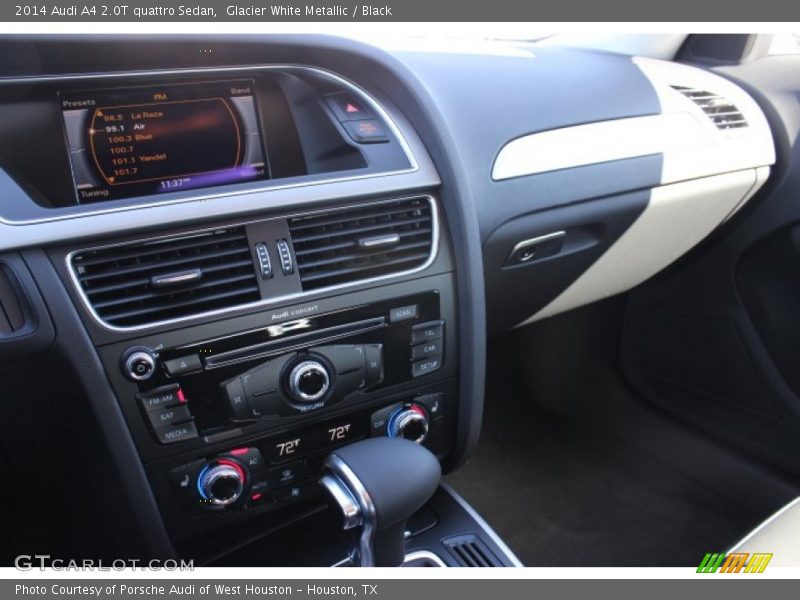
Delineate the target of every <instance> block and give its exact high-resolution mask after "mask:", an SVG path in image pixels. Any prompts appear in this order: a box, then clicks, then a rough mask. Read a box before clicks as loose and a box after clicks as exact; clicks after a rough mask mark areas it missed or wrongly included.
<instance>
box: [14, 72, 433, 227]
mask: <svg viewBox="0 0 800 600" xmlns="http://www.w3.org/2000/svg"><path fill="white" fill-rule="evenodd" d="M249 71H289V72H291V71H301V72H302V71H310V72H313V73H316V74H317V75H321V76H322V77H325V78H327V79H329V80H331V81H334V82H336V83H337V84H339V85H341V86H343V87H345V88H346V89H348V90H349V91H350V92H353V93H354V94H356V95H357V96H358V97H359V98H360V99H361V100H362V101H364V102H365V103H366V104H367V106H369V108H371V109H372V110H373V111H374V112H375V113H376V114H377V115H378V116H380V117H381V118H382V119H383V120H384V121H385V123H386V125H387V127H388V128H389V129H390V130H391V132H392V133H393V134H394V136H395V138H396V139H397V142H398V144H400V148H401V149H402V150H403V153H404V154H405V155H406V158H407V159H408V162H409V164H410V165H411V166H410V167H409V168H407V169H400V170H397V171H383V172H381V173H370V174H366V175H352V176H344V177H331V178H329V179H321V180H316V181H309V182H301V183H290V184H283V185H280V184H279V185H265V186H262V187H253V188H248V189H242V190H235V191H229V192H218V193H216V194H215V193H213V192H209V193H206V194H202V195H196V196H190V197H186V198H175V199H173V200H162V201H160V202H143V203H141V204H137V205H136V206H128V207H124V208H108V209H105V210H94V211H87V212H81V213H79V214H73V215H63V216H56V217H44V218H39V219H27V220H23V221H13V220H8V219H6V218H4V217H3V216H2V215H0V223H4V224H6V225H29V224H35V223H49V222H52V221H64V220H69V219H80V218H83V217H90V216H95V215H103V214H109V213H118V212H125V211H129V210H139V209H145V208H153V207H157V206H168V205H170V204H183V203H186V202H200V201H206V200H212V199H214V198H224V197H229V196H239V195H244V194H257V193H260V192H269V191H272V190H282V189H290V188H300V187H307V186H311V185H324V184H328V183H336V182H340V181H355V180H358V179H372V178H376V177H385V176H387V175H401V174H405V173H413V172H415V171H417V170H419V163H418V162H417V159H416V157H415V156H414V154H413V153H412V151H411V146H410V145H409V143H408V141H407V140H406V138H405V136H404V135H403V134H402V132H401V131H400V128H399V127H398V125H397V123H396V122H395V120H394V119H393V118H392V117H391V116H390V115H389V113H388V112H387V111H386V109H384V108H383V106H382V105H381V104H380V103H379V102H378V101H377V100H375V99H374V98H373V97H372V96H371V95H370V94H368V93H367V92H366V91H365V90H364V89H363V88H361V87H359V86H358V85H356V84H355V83H353V82H352V81H350V80H348V79H346V78H344V77H342V76H341V75H338V74H336V73H333V72H331V71H328V70H326V69H321V68H319V67H312V66H309V65H291V64H288V65H251V66H241V67H208V68H194V69H162V70H156V71H130V72H124V71H123V72H110V73H87V74H73V75H43V76H36V77H10V78H0V86H2V85H10V84H20V83H31V82H40V81H74V80H83V79H85V80H95V79H106V78H108V79H113V78H124V77H132V78H138V77H163V76H169V75H194V74H198V75H205V74H213V73H242V72H245V73H246V72H249ZM271 181H275V180H268V182H271ZM84 206H85V205H84Z"/></svg>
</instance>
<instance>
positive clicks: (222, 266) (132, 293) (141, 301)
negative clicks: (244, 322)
mask: <svg viewBox="0 0 800 600" xmlns="http://www.w3.org/2000/svg"><path fill="white" fill-rule="evenodd" d="M72 267H73V270H74V273H75V276H76V278H77V280H78V283H79V284H80V287H81V289H82V290H83V293H84V294H85V296H86V298H87V299H88V301H89V304H91V306H92V308H93V309H94V311H95V313H97V316H98V317H100V318H101V319H102V320H103V321H105V322H106V323H108V324H110V325H113V326H115V327H134V326H138V325H143V324H148V323H154V322H158V321H165V320H169V319H176V318H180V317H186V316H189V315H195V314H198V313H203V312H207V311H212V310H217V309H221V308H227V307H230V306H235V305H237V304H245V303H248V302H256V301H258V300H260V294H259V288H258V281H257V279H256V273H255V269H254V266H253V260H252V258H251V255H250V247H249V244H248V241H247V236H246V234H245V230H244V228H243V227H235V228H230V229H224V230H217V231H213V232H207V233H200V234H194V235H190V236H185V237H180V238H170V239H165V240H152V241H147V242H137V243H132V244H126V245H121V246H114V247H111V248H102V249H96V250H86V251H81V252H78V253H77V254H75V255H73V257H72Z"/></svg>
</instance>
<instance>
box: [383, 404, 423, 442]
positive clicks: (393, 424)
mask: <svg viewBox="0 0 800 600" xmlns="http://www.w3.org/2000/svg"><path fill="white" fill-rule="evenodd" d="M386 430H387V431H386V433H387V435H388V436H389V437H394V438H403V439H406V440H409V441H412V442H416V443H417V444H421V443H422V442H424V441H425V438H426V437H428V415H426V414H425V410H424V409H423V408H422V407H421V406H417V405H416V404H412V405H411V406H404V407H402V408H398V409H397V410H396V411H395V412H394V413H393V414H392V416H391V417H389V423H388V425H387V427H386Z"/></svg>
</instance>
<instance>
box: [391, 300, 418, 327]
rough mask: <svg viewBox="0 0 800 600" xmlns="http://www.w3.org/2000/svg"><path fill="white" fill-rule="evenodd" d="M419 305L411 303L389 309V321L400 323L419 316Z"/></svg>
mask: <svg viewBox="0 0 800 600" xmlns="http://www.w3.org/2000/svg"><path fill="white" fill-rule="evenodd" d="M417 312H418V310H417V305H416V304H411V305H410V306H398V307H396V308H392V309H391V310H389V322H390V323H399V322H400V321H408V320H409V319H415V318H416V317H417Z"/></svg>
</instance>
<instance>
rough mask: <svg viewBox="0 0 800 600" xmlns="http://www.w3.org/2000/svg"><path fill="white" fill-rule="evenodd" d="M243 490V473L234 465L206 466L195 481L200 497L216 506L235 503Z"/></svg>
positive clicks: (215, 464)
mask: <svg viewBox="0 0 800 600" xmlns="http://www.w3.org/2000/svg"><path fill="white" fill-rule="evenodd" d="M243 488H244V472H243V471H242V469H241V468H239V467H237V466H236V465H233V464H230V463H227V462H218V463H212V464H210V465H208V466H206V467H205V468H204V469H203V470H202V471H201V472H200V475H199V477H198V479H197V490H198V491H199V492H200V496H201V497H202V498H203V499H204V500H206V501H208V502H210V503H211V504H215V505H217V506H227V505H229V504H233V503H234V502H236V501H237V500H238V499H239V497H240V496H241V495H242V490H243Z"/></svg>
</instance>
